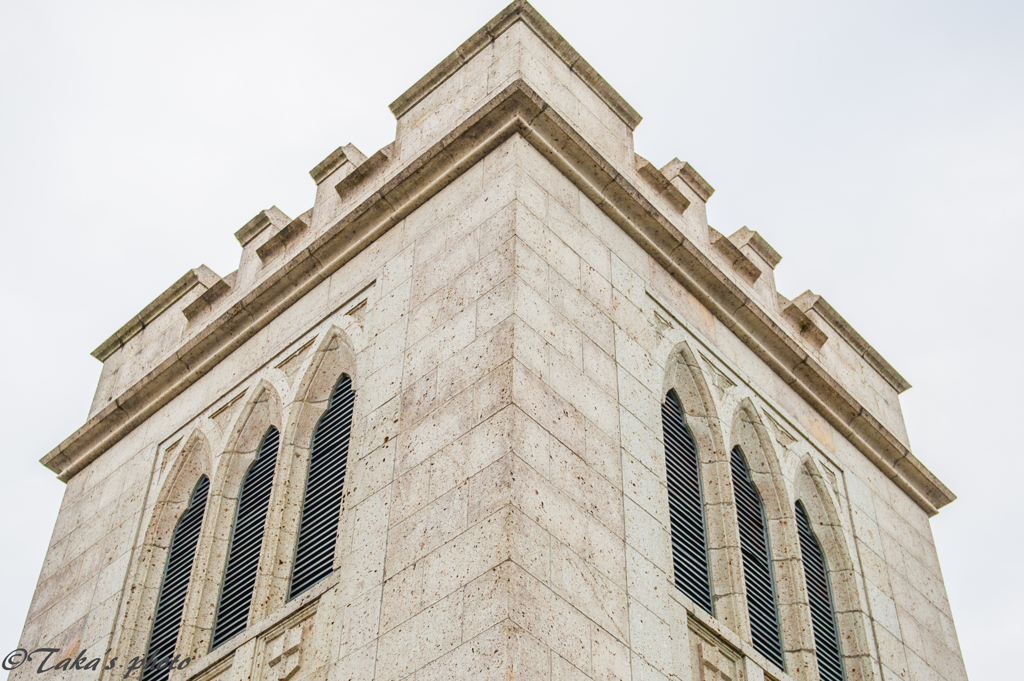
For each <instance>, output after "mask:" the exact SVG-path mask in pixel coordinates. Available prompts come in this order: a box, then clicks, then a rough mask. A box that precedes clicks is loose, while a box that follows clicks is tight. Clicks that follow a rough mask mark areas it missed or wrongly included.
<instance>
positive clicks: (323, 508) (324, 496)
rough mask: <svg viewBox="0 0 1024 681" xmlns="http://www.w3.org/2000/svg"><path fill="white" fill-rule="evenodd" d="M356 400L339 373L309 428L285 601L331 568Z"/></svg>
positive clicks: (310, 585)
mask: <svg viewBox="0 0 1024 681" xmlns="http://www.w3.org/2000/svg"><path fill="white" fill-rule="evenodd" d="M355 399H356V394H355V391H353V390H352V379H351V378H349V376H348V375H347V374H342V375H341V378H339V379H338V382H337V383H336V384H335V386H334V390H333V391H332V392H331V398H330V401H329V402H328V406H327V411H325V412H324V415H323V416H321V417H320V420H319V421H318V422H317V424H316V427H315V428H314V429H313V440H312V442H311V443H310V447H309V450H310V451H309V472H308V474H307V476H306V492H305V497H304V498H303V501H302V516H301V518H300V520H299V537H298V541H297V544H296V548H295V564H294V566H293V567H292V580H291V586H290V587H289V589H288V598H289V599H292V598H295V597H296V596H298V595H299V594H301V593H303V592H305V591H307V590H309V589H310V588H312V587H313V585H315V584H316V583H317V582H319V581H320V580H322V579H324V578H325V577H327V576H328V575H329V574H331V570H332V569H333V566H334V547H335V544H336V543H337V539H338V518H339V517H340V514H341V495H342V491H343V489H344V485H345V469H346V468H347V465H348V445H349V438H350V437H351V434H352V410H353V408H354V406H355Z"/></svg>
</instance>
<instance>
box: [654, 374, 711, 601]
mask: <svg viewBox="0 0 1024 681" xmlns="http://www.w3.org/2000/svg"><path fill="white" fill-rule="evenodd" d="M661 420H662V428H663V429H664V436H665V468H666V472H667V478H668V509H669V519H670V522H671V530H672V565H673V571H674V573H675V583H676V587H677V588H678V589H679V590H680V591H682V592H683V593H684V594H686V595H687V596H689V598H690V600H692V601H693V602H694V603H696V604H697V605H699V606H700V607H701V608H703V609H704V610H705V611H707V613H708V614H714V611H713V606H712V600H711V570H710V567H709V565H708V541H707V526H706V524H705V517H704V495H703V490H702V488H701V477H700V454H699V452H698V451H697V442H696V440H694V438H693V433H692V432H690V428H689V426H687V425H686V419H685V417H684V415H683V407H682V404H681V402H680V401H679V396H678V395H677V394H676V391H675V390H669V391H668V394H667V395H665V402H664V403H663V404H662V405H661Z"/></svg>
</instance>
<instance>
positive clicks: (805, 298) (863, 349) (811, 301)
mask: <svg viewBox="0 0 1024 681" xmlns="http://www.w3.org/2000/svg"><path fill="white" fill-rule="evenodd" d="M793 303H795V304H796V305H797V306H799V307H800V309H801V310H803V311H804V312H808V311H810V310H814V311H815V312H817V313H818V314H820V315H821V316H822V317H823V318H824V319H825V321H826V322H828V324H829V326H831V327H832V328H833V329H835V330H836V331H837V332H838V333H839V335H840V336H841V337H842V338H843V340H845V341H846V342H847V343H849V344H850V346H851V347H852V348H853V349H854V350H855V351H856V352H857V354H858V355H860V356H861V357H863V358H864V361H866V362H867V363H868V364H869V365H870V366H871V368H873V369H874V370H875V371H877V372H878V373H879V374H880V375H881V376H882V378H884V379H885V380H886V382H887V383H888V384H889V385H891V386H892V387H893V388H894V389H895V390H896V392H897V393H903V392H905V391H907V390H909V389H910V387H911V385H910V383H909V382H908V381H907V379H905V378H903V376H901V375H900V373H899V372H898V371H896V369H895V368H893V366H892V365H891V364H889V363H888V362H887V361H885V359H884V358H883V357H882V356H881V355H880V354H878V351H877V350H875V349H874V348H873V347H872V346H871V344H870V343H868V342H867V341H866V340H864V337H863V336H861V335H860V334H859V333H857V330H856V329H854V328H853V327H852V326H850V323H849V322H848V321H846V320H845V319H843V317H842V315H840V314H839V313H838V312H836V311H835V309H834V308H833V307H832V306H831V305H829V304H828V301H826V300H825V299H824V298H822V297H821V296H819V295H817V294H816V293H813V292H812V291H811V290H810V289H808V290H807V291H804V292H803V293H801V294H800V295H799V296H797V297H796V298H794V299H793Z"/></svg>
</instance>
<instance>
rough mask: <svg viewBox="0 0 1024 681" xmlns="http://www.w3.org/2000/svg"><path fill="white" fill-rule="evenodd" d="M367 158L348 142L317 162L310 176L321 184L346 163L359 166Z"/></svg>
mask: <svg viewBox="0 0 1024 681" xmlns="http://www.w3.org/2000/svg"><path fill="white" fill-rule="evenodd" d="M365 160H366V156H364V155H363V152H361V151H359V150H358V149H356V148H355V146H353V145H351V144H346V145H345V146H343V147H338V148H337V149H335V150H334V151H332V152H331V153H330V154H329V155H328V156H327V158H325V159H324V160H322V161H320V163H318V164H316V167H315V168H313V169H312V170H310V171H309V176H310V177H312V178H313V181H314V182H316V183H317V184H320V183H321V182H323V181H324V180H326V179H327V178H328V177H329V176H330V174H331V173H333V172H334V171H335V170H337V169H338V168H339V167H341V166H342V165H344V164H345V163H351V164H352V165H356V166H357V165H359V164H360V163H362V162H363V161H365Z"/></svg>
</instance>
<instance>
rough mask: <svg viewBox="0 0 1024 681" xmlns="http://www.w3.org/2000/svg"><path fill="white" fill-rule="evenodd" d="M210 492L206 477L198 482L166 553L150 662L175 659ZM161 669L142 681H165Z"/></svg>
mask: <svg viewBox="0 0 1024 681" xmlns="http://www.w3.org/2000/svg"><path fill="white" fill-rule="evenodd" d="M209 492H210V480H209V478H207V477H206V476H205V475H204V476H202V477H201V478H199V482H197V483H196V486H195V488H194V489H193V490H192V496H191V497H190V498H189V502H188V508H187V509H185V512H184V513H182V514H181V518H179V519H178V524H177V525H175V526H174V533H173V534H172V535H171V545H170V548H169V549H168V551H167V564H166V565H165V567H164V575H163V579H162V580H161V582H160V591H159V593H158V594H157V598H156V613H155V614H154V615H153V628H152V630H151V631H150V633H149V644H148V645H147V646H146V655H147V658H148V659H150V660H153V661H159V660H166V659H168V658H170V657H173V655H174V646H175V644H176V643H177V642H178V630H179V629H181V616H182V613H183V611H184V609H185V596H186V595H187V593H188V583H189V578H190V577H191V575H192V563H193V562H195V558H196V547H197V546H198V544H199V531H200V529H201V528H202V526H203V515H204V513H205V512H206V497H207V496H208V494H209ZM161 667H162V665H158V666H154V667H151V668H149V669H145V670H144V671H143V673H142V678H143V679H145V681H166V679H167V677H168V676H169V675H170V670H169V669H168V668H166V667H163V668H161Z"/></svg>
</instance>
